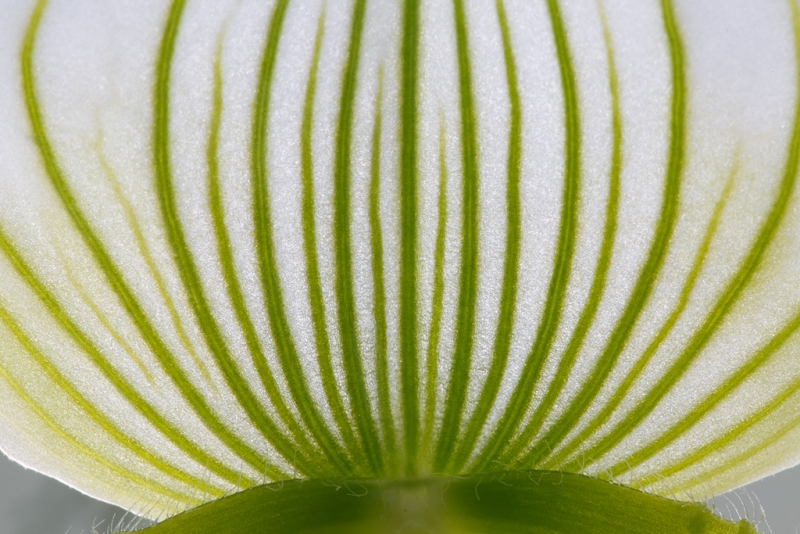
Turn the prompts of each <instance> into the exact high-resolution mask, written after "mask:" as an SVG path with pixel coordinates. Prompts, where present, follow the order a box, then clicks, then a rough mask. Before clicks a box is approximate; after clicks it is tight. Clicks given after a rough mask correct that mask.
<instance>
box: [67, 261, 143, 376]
mask: <svg viewBox="0 0 800 534" xmlns="http://www.w3.org/2000/svg"><path fill="white" fill-rule="evenodd" d="M56 253H57V254H58V259H59V261H60V262H61V265H62V266H63V268H64V273H65V274H66V276H67V280H69V283H70V285H72V287H73V288H75V291H76V292H77V293H78V295H79V296H80V298H81V300H82V301H83V302H85V303H86V305H87V306H88V307H89V309H90V310H92V314H93V315H94V317H95V319H97V321H98V322H99V323H100V324H101V325H103V328H105V329H106V331H107V332H108V333H109V335H111V337H112V338H114V341H116V342H117V344H118V345H119V346H120V347H121V348H122V350H123V352H125V354H127V355H128V358H130V359H131V361H133V362H134V363H135V364H136V367H138V368H139V371H140V372H141V373H142V376H144V377H145V379H146V380H147V383H148V384H150V386H151V387H155V383H154V381H153V374H152V373H151V372H150V370H149V369H148V368H147V366H146V365H145V364H144V362H143V361H142V358H141V357H140V355H139V354H137V353H136V351H135V350H133V347H131V346H130V344H129V343H128V342H127V341H126V340H125V338H123V337H122V334H120V333H119V331H118V330H117V329H116V328H114V325H112V324H111V322H110V321H109V320H108V318H107V317H106V315H105V314H104V313H103V311H102V310H101V309H100V308H99V307H98V306H97V303H96V302H95V301H94V299H92V297H91V295H89V294H88V293H87V292H86V288H84V286H83V284H82V283H81V282H80V281H79V280H78V279H77V278H76V277H75V270H74V269H73V268H72V265H71V262H69V261H68V260H67V258H65V257H64V254H63V252H62V251H61V250H60V249H56Z"/></svg>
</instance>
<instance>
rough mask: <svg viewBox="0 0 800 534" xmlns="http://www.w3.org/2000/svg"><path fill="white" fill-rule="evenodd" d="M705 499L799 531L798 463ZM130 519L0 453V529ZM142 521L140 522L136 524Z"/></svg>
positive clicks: (767, 528)
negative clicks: (780, 471) (751, 482)
mask: <svg viewBox="0 0 800 534" xmlns="http://www.w3.org/2000/svg"><path fill="white" fill-rule="evenodd" d="M709 504H710V506H712V507H714V508H716V510H717V511H718V512H719V513H720V515H722V516H723V517H727V518H729V519H734V520H738V519H739V518H742V517H747V518H748V519H751V520H754V522H755V523H756V524H757V526H758V531H759V532H761V533H768V534H769V533H771V534H800V466H798V467H795V468H793V469H789V470H787V471H784V472H782V473H779V474H777V475H774V476H772V477H768V478H765V479H764V480H760V481H758V482H754V483H753V484H750V485H748V486H746V487H744V488H741V489H739V490H736V491H732V492H730V493H726V494H724V495H718V496H717V497H716V498H714V499H713V500H712V501H710V503H709ZM762 509H763V511H762ZM765 516H766V519H767V521H766V522H765V521H764V518H765ZM136 523H137V520H136V518H135V517H132V516H130V515H127V516H126V515H125V510H122V509H120V508H117V507H116V506H111V505H109V504H106V503H102V502H100V501H97V500H95V499H92V498H90V497H87V496H86V495H83V494H82V493H80V492H78V491H75V490H73V489H71V488H68V487H67V486H65V485H63V484H61V483H60V482H57V481H56V480H53V479H51V478H48V477H46V476H44V475H40V474H39V473H36V472H34V471H30V470H27V469H25V468H23V467H21V466H20V465H18V464H15V463H14V462H12V461H10V460H9V459H8V458H6V457H5V456H4V455H2V453H0V534H93V532H96V533H97V534H106V533H108V532H119V531H124V532H128V531H130V530H132V528H133V527H134V526H136ZM147 524H148V523H146V522H140V523H139V524H138V527H140V528H141V527H144V526H146V525H147Z"/></svg>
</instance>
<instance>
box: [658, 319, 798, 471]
mask: <svg viewBox="0 0 800 534" xmlns="http://www.w3.org/2000/svg"><path fill="white" fill-rule="evenodd" d="M798 329H800V314H797V315H795V317H794V318H793V319H792V320H791V321H790V322H789V323H788V324H787V325H786V326H785V327H784V328H783V329H782V331H781V332H780V333H778V335H776V336H775V337H774V338H773V339H772V340H770V342H769V343H768V344H767V345H766V346H765V347H764V348H763V349H761V351H759V356H761V357H764V358H765V359H766V358H769V357H770V356H772V355H773V354H774V353H776V352H777V351H778V350H779V349H780V348H781V347H782V346H783V345H784V344H785V343H786V342H787V341H788V340H789V338H791V336H792V335H794V334H795V333H797V331H798ZM798 391H800V379H795V380H794V381H793V382H792V383H791V384H789V385H788V386H786V387H784V388H783V390H781V392H780V393H779V394H778V395H776V396H775V397H773V399H772V400H770V401H769V402H768V403H767V404H765V405H764V406H762V407H761V408H760V409H758V410H757V411H755V412H753V413H752V414H750V415H749V416H747V417H746V418H745V419H743V420H742V421H739V422H738V423H737V424H736V425H735V426H733V427H732V428H730V429H729V430H727V431H726V432H725V433H724V434H722V435H721V436H719V437H717V438H716V439H714V440H713V441H711V442H709V443H706V444H705V445H703V446H702V447H700V448H699V449H697V450H695V451H693V452H692V453H691V454H689V455H688V456H686V457H685V458H683V459H682V460H680V461H679V462H676V463H674V464H672V465H670V466H669V467H667V468H665V469H662V470H661V471H660V472H659V475H661V476H663V477H668V476H671V475H673V474H675V473H679V472H681V471H683V470H685V469H688V468H689V467H691V466H693V465H695V464H697V462H699V461H700V460H702V459H703V458H705V457H707V456H709V455H710V454H713V453H715V452H718V451H719V450H720V449H722V448H723V447H725V446H727V445H730V444H732V443H734V441H735V440H736V439H737V438H739V437H741V436H742V435H744V434H745V433H746V432H748V431H750V430H751V429H752V428H753V427H754V426H756V425H757V424H758V423H759V422H761V421H764V420H765V419H767V418H768V417H769V416H770V415H771V414H773V412H775V411H776V410H777V409H778V408H779V407H780V406H781V405H782V404H784V403H785V402H787V401H789V400H790V399H791V398H792V397H793V396H794V395H795V394H796V393H797V392H798ZM798 424H800V415H798V416H796V417H795V418H793V419H792V420H791V421H789V422H786V423H784V425H782V426H781V427H780V428H779V429H778V430H777V432H775V433H773V434H771V435H769V436H764V435H760V436H759V437H760V438H761V439H760V440H759V441H758V442H757V443H755V444H753V445H752V446H750V447H749V448H748V449H747V450H746V451H745V452H744V453H742V454H740V455H738V456H736V457H735V458H731V459H728V460H726V461H725V462H724V463H721V464H717V465H715V466H714V468H713V469H711V470H710V471H707V472H706V473H703V474H702V475H698V476H695V477H693V479H692V482H693V483H701V482H703V481H705V480H708V479H710V478H711V477H713V476H715V475H716V474H718V473H721V472H725V471H728V470H729V469H732V468H735V467H736V466H737V465H740V464H741V461H742V460H744V459H747V458H752V457H753V456H755V454H757V453H758V452H759V451H761V450H763V449H765V448H766V447H769V446H770V445H772V444H774V443H775V442H777V440H778V439H780V438H781V437H782V436H784V435H785V434H786V433H787V432H790V431H792V430H795V429H796V428H797V425H798Z"/></svg>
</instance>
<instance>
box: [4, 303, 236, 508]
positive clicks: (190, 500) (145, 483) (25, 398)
mask: <svg viewBox="0 0 800 534" xmlns="http://www.w3.org/2000/svg"><path fill="white" fill-rule="evenodd" d="M0 321H2V322H3V323H4V324H5V325H6V327H8V328H9V330H11V331H12V334H14V335H15V337H16V335H17V333H18V332H19V333H21V331H19V330H18V329H17V331H15V328H16V327H17V325H16V324H15V323H14V321H13V320H12V319H11V317H10V315H8V314H7V312H6V310H5V309H4V308H3V307H2V306H0ZM22 339H24V340H25V341H26V342H28V341H29V340H28V339H27V338H26V337H25V336H24V335H23V338H22ZM17 340H18V341H20V338H19V337H17ZM23 347H25V345H24V344H23ZM45 372H47V371H45ZM47 374H48V376H50V377H52V375H51V374H50V373H47ZM56 376H58V377H59V378H60V379H61V380H65V379H64V378H63V376H61V375H60V374H58V375H56ZM0 378H2V379H3V380H5V381H6V383H7V384H8V385H9V386H11V389H13V390H14V393H16V394H17V396H19V398H20V399H21V400H22V402H24V403H25V405H26V406H27V407H28V408H29V409H30V410H31V411H33V412H34V413H35V414H36V416H37V417H38V418H39V420H40V421H41V422H42V423H44V424H45V425H47V427H48V428H49V429H50V430H51V431H53V432H54V433H55V434H56V435H58V437H60V438H61V439H63V440H64V441H66V442H68V443H69V444H70V445H72V446H73V447H75V448H76V449H78V451H79V452H80V454H81V456H82V457H84V458H88V459H90V460H91V461H92V462H96V463H97V464H99V465H101V466H102V467H104V468H106V469H108V470H109V471H113V472H114V473H117V474H118V475H120V476H121V477H123V478H124V479H126V480H129V481H131V482H133V483H134V484H138V485H139V486H141V487H142V488H147V489H149V490H150V491H153V492H156V493H159V494H161V495H164V496H165V497H166V496H169V497H171V498H173V499H176V500H178V501H180V502H181V503H184V504H188V505H189V506H196V505H198V504H201V503H202V501H201V500H200V499H198V498H197V497H195V496H191V495H188V494H183V493H180V492H178V491H176V490H173V489H171V488H168V487H167V486H164V485H163V484H160V483H158V482H155V481H153V480H150V479H149V478H147V477H144V476H142V475H140V474H138V473H135V472H134V471H131V470H129V469H126V468H125V467H124V466H122V465H119V464H118V463H116V462H113V461H111V460H109V459H107V458H105V457H104V456H102V455H101V454H99V453H98V452H97V451H96V450H95V449H93V448H92V447H90V446H88V445H86V444H85V443H83V442H81V441H80V440H79V439H78V438H76V437H75V436H73V435H72V434H70V433H69V432H67V430H66V429H64V428H63V427H62V426H60V425H59V424H58V423H56V421H55V420H54V419H53V417H51V416H50V414H49V413H47V411H46V410H45V409H44V408H43V407H42V406H40V405H39V404H38V403H37V402H36V400H35V398H33V397H31V396H30V395H29V394H28V393H27V392H26V391H25V388H23V387H22V385H21V384H20V383H19V382H17V381H16V380H15V379H14V377H13V376H12V375H11V373H10V372H9V371H8V370H6V369H5V367H3V366H0ZM56 383H58V380H56ZM66 393H67V394H68V395H71V393H70V392H69V391H67V392H66ZM81 398H82V397H81ZM90 406H91V405H90ZM87 415H88V416H89V417H90V418H92V419H94V416H95V415H97V414H92V413H87ZM100 417H101V418H102V423H100V424H99V426H100V427H101V428H103V429H104V430H106V428H111V429H112V430H113V431H116V432H117V433H119V434H122V432H121V431H120V430H119V429H117V428H116V426H115V425H114V424H113V423H111V422H110V421H108V420H107V419H105V418H104V417H103V416H102V415H101V416H100ZM96 422H97V421H96ZM15 426H16V425H15ZM28 430H29V428H18V431H19V432H25V433H26V434H27V433H28ZM37 437H38V436H37ZM112 437H113V434H112ZM125 438H126V439H125V441H120V442H119V444H120V445H122V446H123V447H126V448H128V449H129V450H131V451H132V452H133V453H134V454H136V455H137V456H139V457H140V458H142V459H143V460H144V461H145V462H147V463H151V462H150V460H151V459H156V460H158V461H159V462H160V463H161V464H162V465H163V466H165V467H167V468H168V469H169V470H170V471H172V472H174V473H178V474H179V477H175V476H174V475H173V474H172V473H170V472H167V471H164V470H162V472H163V473H165V474H166V475H167V476H170V477H172V478H176V479H177V480H178V481H180V482H184V483H186V482H187V481H188V482H189V484H190V485H193V486H194V487H195V488H197V489H201V490H202V491H204V492H208V493H210V494H211V495H213V496H214V497H222V496H223V494H224V492H223V491H222V490H219V489H216V488H211V487H209V486H208V483H207V482H204V481H202V480H200V479H197V478H194V477H191V476H187V475H186V474H185V473H183V472H180V471H179V470H178V469H177V468H175V467H173V466H171V465H169V464H166V463H165V462H163V461H161V460H160V459H159V458H157V457H156V456H155V455H152V454H151V453H150V452H149V451H147V450H146V449H144V448H143V447H142V446H141V444H139V442H138V441H136V440H132V439H131V438H129V437H128V436H127V435H126V436H125ZM48 441H49V440H48ZM129 441H130V443H129ZM47 446H48V447H52V446H53V443H52V442H48V444H47ZM140 453H141V454H140ZM151 465H153V466H154V467H156V469H160V468H159V467H158V466H156V465H154V464H152V463H151Z"/></svg>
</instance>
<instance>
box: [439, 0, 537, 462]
mask: <svg viewBox="0 0 800 534" xmlns="http://www.w3.org/2000/svg"><path fill="white" fill-rule="evenodd" d="M495 5H496V11H497V18H498V22H499V24H500V33H501V35H502V38H503V55H504V59H505V67H506V83H507V86H508V100H509V104H510V124H509V128H508V175H507V178H506V188H507V190H506V228H507V229H506V251H505V265H504V268H503V288H502V293H501V295H500V314H499V316H498V319H497V332H495V339H494V347H493V348H492V364H491V367H490V368H489V373H488V375H487V377H486V382H485V383H484V385H483V388H482V390H481V394H480V397H479V398H478V402H477V404H476V405H475V412H474V413H473V415H472V417H471V418H470V420H469V422H468V423H467V426H466V432H465V433H464V436H463V437H462V438H461V439H460V440H459V445H458V449H457V450H456V453H455V454H454V455H453V457H452V458H451V460H450V464H449V466H448V468H449V470H451V471H452V472H454V473H458V472H460V471H461V469H462V468H463V467H464V464H465V463H466V461H467V460H468V458H469V455H470V454H471V453H472V449H473V447H474V446H475V441H476V440H477V439H478V435H479V434H480V431H481V429H482V428H483V425H484V424H485V423H486V418H487V417H488V415H489V411H490V410H491V408H492V406H493V405H494V401H495V398H497V392H498V391H499V390H500V381H501V380H502V378H503V373H504V372H505V368H506V362H507V361H508V353H509V350H510V347H511V334H512V332H513V327H514V309H515V307H516V297H517V276H518V271H519V247H520V234H521V230H522V228H521V221H520V209H521V208H520V198H519V180H520V166H521V159H522V105H521V103H520V98H519V87H518V83H517V72H516V65H515V59H514V50H513V47H512V43H511V32H510V31H509V29H508V20H507V18H506V12H505V9H504V8H503V1H502V0H496V2H495Z"/></svg>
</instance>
